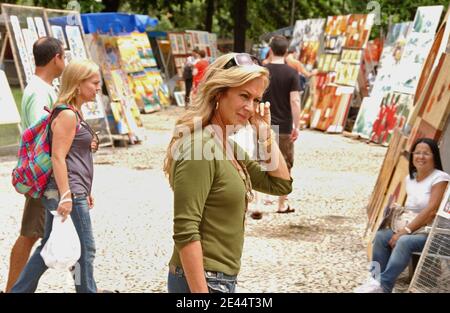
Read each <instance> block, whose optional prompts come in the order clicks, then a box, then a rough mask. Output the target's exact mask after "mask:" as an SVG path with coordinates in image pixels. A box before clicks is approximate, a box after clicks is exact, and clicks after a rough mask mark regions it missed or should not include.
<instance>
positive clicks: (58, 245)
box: [41, 211, 81, 269]
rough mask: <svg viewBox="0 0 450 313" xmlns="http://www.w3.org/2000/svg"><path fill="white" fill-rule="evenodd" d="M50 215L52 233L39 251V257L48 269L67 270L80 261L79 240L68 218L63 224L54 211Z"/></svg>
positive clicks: (60, 217)
mask: <svg viewBox="0 0 450 313" xmlns="http://www.w3.org/2000/svg"><path fill="white" fill-rule="evenodd" d="M52 214H53V215H54V216H53V227H52V232H51V233H50V237H49V238H48V240H47V242H46V243H45V245H44V247H43V248H42V250H41V257H42V258H43V259H44V262H45V265H47V267H49V268H54V269H69V268H70V267H72V266H74V265H75V264H76V263H77V262H78V260H79V259H80V256H81V245H80V238H78V234H77V230H76V229H75V226H74V225H73V222H72V219H71V218H70V216H68V217H67V219H66V220H65V222H64V223H63V222H62V216H61V215H59V214H58V213H57V212H56V211H52Z"/></svg>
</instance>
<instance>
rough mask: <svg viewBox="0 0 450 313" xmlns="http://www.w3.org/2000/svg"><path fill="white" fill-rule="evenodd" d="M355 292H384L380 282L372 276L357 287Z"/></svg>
mask: <svg viewBox="0 0 450 313" xmlns="http://www.w3.org/2000/svg"><path fill="white" fill-rule="evenodd" d="M353 292H354V293H384V290H383V288H382V287H381V285H380V282H379V281H378V280H376V279H374V278H372V277H370V278H369V279H368V280H367V281H366V282H365V283H364V284H362V285H361V286H359V287H357V288H355V290H354V291H353Z"/></svg>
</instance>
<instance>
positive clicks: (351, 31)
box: [344, 14, 375, 49]
mask: <svg viewBox="0 0 450 313" xmlns="http://www.w3.org/2000/svg"><path fill="white" fill-rule="evenodd" d="M374 17H375V16H374V15H373V14H351V15H350V16H349V17H348V21H347V29H346V32H345V36H346V40H345V45H344V46H345V47H346V48H355V49H364V48H365V47H366V44H367V41H368V39H369V35H370V30H371V29H372V25H373V20H374Z"/></svg>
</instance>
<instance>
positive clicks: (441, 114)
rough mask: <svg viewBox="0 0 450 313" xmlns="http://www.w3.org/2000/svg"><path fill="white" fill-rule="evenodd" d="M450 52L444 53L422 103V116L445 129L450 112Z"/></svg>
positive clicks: (431, 123)
mask: <svg viewBox="0 0 450 313" xmlns="http://www.w3.org/2000/svg"><path fill="white" fill-rule="evenodd" d="M449 69H450V54H447V53H443V54H442V55H441V57H440V60H439V64H438V65H437V67H436V70H437V75H436V76H435V77H433V79H432V81H431V82H430V86H429V89H428V92H427V95H426V98H425V101H424V102H423V104H422V110H421V112H420V117H421V118H422V119H423V120H424V121H426V122H428V123H429V124H430V125H431V126H433V127H434V128H436V129H437V130H443V129H444V126H445V122H446V121H447V117H448V114H449V103H450V75H449Z"/></svg>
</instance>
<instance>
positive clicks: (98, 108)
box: [44, 9, 113, 145]
mask: <svg viewBox="0 0 450 313" xmlns="http://www.w3.org/2000/svg"><path fill="white" fill-rule="evenodd" d="M44 16H45V22H46V24H47V28H48V29H49V35H50V36H52V37H55V38H57V39H59V40H60V41H61V42H62V43H63V45H64V46H65V51H64V53H65V54H66V62H67V63H69V62H70V61H71V60H75V59H78V60H89V59H91V56H90V55H89V51H88V49H87V47H86V44H85V42H84V30H83V23H82V22H81V16H80V13H79V12H77V11H70V10H54V9H45V10H44ZM81 110H82V111H83V116H84V118H85V120H86V121H87V122H88V123H89V125H90V126H91V127H92V128H93V129H94V130H95V131H97V132H99V138H100V142H101V145H112V143H113V142H112V137H111V130H110V128H109V123H108V120H107V116H106V113H105V107H104V104H103V101H102V98H101V96H100V95H98V96H97V97H96V100H95V101H93V102H89V103H86V104H84V105H83V106H82V107H81Z"/></svg>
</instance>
